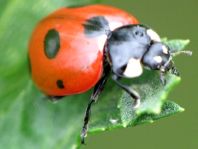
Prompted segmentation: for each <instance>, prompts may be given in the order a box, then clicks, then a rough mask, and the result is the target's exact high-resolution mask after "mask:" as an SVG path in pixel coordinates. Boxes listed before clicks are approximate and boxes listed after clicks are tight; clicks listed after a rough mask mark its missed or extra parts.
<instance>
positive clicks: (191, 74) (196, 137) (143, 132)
mask: <svg viewBox="0 0 198 149" xmlns="http://www.w3.org/2000/svg"><path fill="white" fill-rule="evenodd" d="M103 3H104V4H109V5H113V6H116V7H119V8H122V9H124V10H126V11H128V12H130V13H132V14H133V15H135V16H136V17H137V18H138V19H139V20H140V21H141V22H142V23H144V24H147V25H149V26H151V27H152V28H154V29H155V30H156V31H157V32H158V33H159V34H160V35H161V37H169V39H174V38H179V39H186V38H189V39H190V40H191V43H190V45H189V46H188V47H187V48H188V49H190V50H192V51H193V56H192V57H187V56H184V55H180V56H178V57H177V58H176V59H175V63H176V66H177V67H178V69H179V70H180V73H181V76H182V82H181V83H180V84H179V86H177V87H176V88H175V89H174V90H173V91H172V92H171V94H170V96H169V98H168V99H174V101H175V102H177V103H178V104H180V105H181V106H183V107H184V108H185V109H186V110H185V112H183V113H181V114H177V115H175V116H171V117H168V118H165V119H162V120H159V121H157V122H155V123H153V124H148V125H141V126H138V127H133V128H126V129H120V130H114V131H110V132H105V133H100V134H97V135H89V137H88V138H87V145H86V146H85V147H82V149H101V148H104V149H145V148H147V149H167V148H168V149H197V148H198V116H197V115H198V99H197V98H196V97H197V93H198V89H197V84H198V69H197V68H198V56H197V53H196V50H197V49H198V46H197V43H198V41H197V40H198V35H197V34H198V1H197V0H188V1H180V0H164V1H162V0H105V1H103Z"/></svg>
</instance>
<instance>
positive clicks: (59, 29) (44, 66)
mask: <svg viewBox="0 0 198 149" xmlns="http://www.w3.org/2000/svg"><path fill="white" fill-rule="evenodd" d="M97 16H103V17H105V19H106V20H107V21H108V23H109V26H110V28H111V30H113V29H115V28H118V27H120V26H123V25H127V24H137V23H138V21H137V19H136V18H135V17H134V16H132V15H130V14H128V13H126V12H124V11H123V10H120V9H117V8H113V7H110V6H105V5H90V6H84V7H79V8H61V9H59V10H57V11H55V12H54V13H52V14H50V15H49V16H47V17H46V18H45V19H43V20H42V21H41V22H40V23H39V24H38V25H37V27H36V28H35V30H34V32H33V34H32V37H31V40H30V43H29V58H30V64H31V73H32V79H33V81H34V82H35V84H36V85H37V87H38V88H39V89H40V90H42V91H43V92H44V93H45V94H47V95H50V96H65V95H72V94H79V93H83V92H85V91H87V90H89V89H90V88H92V87H93V86H94V85H95V84H96V83H97V82H98V81H99V79H100V77H101V75H102V71H103V46H104V44H105V39H106V38H107V37H106V36H105V35H101V36H97V37H92V38H90V37H87V35H86V34H85V29H84V26H83V24H84V23H85V22H86V21H87V20H88V19H90V18H92V17H97ZM54 30H55V31H56V32H55V33H57V34H58V37H57V39H58V41H59V43H58V49H56V50H57V53H56V54H55V56H54V57H53V58H49V57H48V56H46V52H45V50H44V49H46V47H45V46H46V45H45V41H46V35H47V34H52V35H56V34H55V33H54V32H53V31H54ZM49 31H52V32H51V33H49ZM49 40H50V37H49ZM52 42H53V41H52ZM48 44H50V42H49V43H48Z"/></svg>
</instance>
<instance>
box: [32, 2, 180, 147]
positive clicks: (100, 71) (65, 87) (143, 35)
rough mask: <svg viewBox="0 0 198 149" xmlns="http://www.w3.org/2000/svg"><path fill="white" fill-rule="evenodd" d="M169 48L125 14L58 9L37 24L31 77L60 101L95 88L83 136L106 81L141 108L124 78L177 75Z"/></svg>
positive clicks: (91, 8)
mask: <svg viewBox="0 0 198 149" xmlns="http://www.w3.org/2000/svg"><path fill="white" fill-rule="evenodd" d="M174 54H176V53H171V50H170V48H169V47H168V46H167V45H165V44H164V43H162V42H161V40H160V37H159V35H158V34H157V33H156V32H155V31H154V30H152V29H151V28H150V27H147V26H145V25H142V24H139V22H138V21H137V19H136V18H135V17H134V16H132V15H130V14H128V13H126V12H124V11H123V10H120V9H117V8H114V7H111V6H105V5H89V6H82V7H76V8H61V9H59V10H57V11H55V12H53V13H52V14H50V15H49V16H47V17H46V18H44V19H43V20H42V21H40V23H39V24H38V25H37V27H36V28H35V30H34V31H33V33H32V37H31V39H30V43H29V59H30V66H31V75H32V79H33V81H34V83H35V84H36V86H37V87H38V88H39V89H40V90H41V91H42V92H43V93H45V94H46V95H47V96H50V97H53V99H59V98H61V97H64V96H68V95H73V94H80V93H83V92H86V91H87V90H90V89H91V88H93V87H94V89H93V93H92V95H91V97H90V100H89V103H88V106H87V109H86V112H85V117H84V125H83V128H82V133H81V142H82V143H84V138H85V136H86V134H87V129H88V122H89V119H90V113H91V106H92V104H93V103H95V102H96V100H97V98H98V96H99V94H100V93H101V91H102V89H103V88H104V85H105V83H106V82H107V80H108V78H109V77H110V76H111V78H112V79H113V80H114V82H115V84H116V85H118V86H119V87H120V88H122V89H123V90H125V91H126V92H127V93H129V95H131V97H132V98H133V99H134V107H133V108H137V107H138V106H139V105H140V103H141V102H140V96H139V94H138V93H137V92H136V91H135V90H133V89H132V88H130V87H128V86H126V85H124V84H122V83H121V82H120V79H122V78H135V77H139V76H140V75H141V74H142V73H143V67H146V68H149V69H151V70H158V71H159V72H160V79H161V81H162V83H163V84H165V82H166V81H165V79H164V75H165V73H166V72H168V71H170V72H171V73H172V74H175V75H179V73H178V71H177V69H176V67H175V66H174V63H173V61H172V57H173V55H174Z"/></svg>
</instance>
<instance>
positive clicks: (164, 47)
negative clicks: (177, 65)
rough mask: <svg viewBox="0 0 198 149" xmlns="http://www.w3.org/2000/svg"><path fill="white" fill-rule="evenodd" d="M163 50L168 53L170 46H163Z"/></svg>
mask: <svg viewBox="0 0 198 149" xmlns="http://www.w3.org/2000/svg"><path fill="white" fill-rule="evenodd" d="M162 50H163V53H164V54H168V48H167V47H166V46H162Z"/></svg>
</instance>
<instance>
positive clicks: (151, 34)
mask: <svg viewBox="0 0 198 149" xmlns="http://www.w3.org/2000/svg"><path fill="white" fill-rule="evenodd" d="M146 32H147V34H148V35H149V37H150V38H151V40H153V41H157V42H160V41H161V39H160V36H159V35H158V34H157V33H156V32H155V31H154V30H152V29H148V30H147V31H146Z"/></svg>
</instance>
